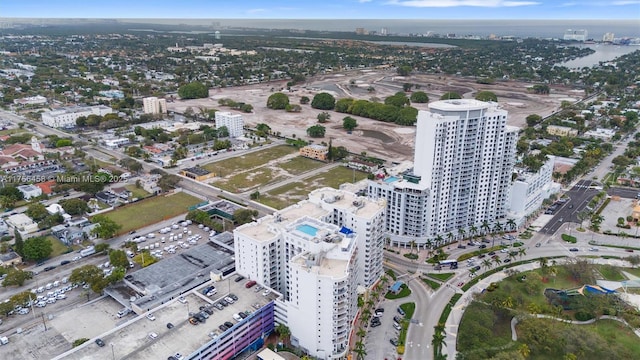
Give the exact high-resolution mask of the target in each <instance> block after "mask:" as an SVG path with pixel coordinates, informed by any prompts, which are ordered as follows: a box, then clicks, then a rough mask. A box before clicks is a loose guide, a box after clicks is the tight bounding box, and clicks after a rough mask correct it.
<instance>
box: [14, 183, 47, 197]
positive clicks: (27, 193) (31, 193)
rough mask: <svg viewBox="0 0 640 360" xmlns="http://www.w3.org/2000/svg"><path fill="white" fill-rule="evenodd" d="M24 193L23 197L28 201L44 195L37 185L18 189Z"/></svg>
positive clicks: (21, 186)
mask: <svg viewBox="0 0 640 360" xmlns="http://www.w3.org/2000/svg"><path fill="white" fill-rule="evenodd" d="M16 188H17V189H18V190H20V192H21V193H22V196H23V197H24V198H25V199H26V200H29V199H32V198H35V197H38V196H40V195H42V189H40V188H39V187H37V186H35V185H20V186H17V187H16Z"/></svg>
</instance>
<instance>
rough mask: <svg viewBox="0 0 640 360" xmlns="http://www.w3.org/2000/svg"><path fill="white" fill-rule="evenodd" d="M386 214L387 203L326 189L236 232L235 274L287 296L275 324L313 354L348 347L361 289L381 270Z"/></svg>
mask: <svg viewBox="0 0 640 360" xmlns="http://www.w3.org/2000/svg"><path fill="white" fill-rule="evenodd" d="M384 211H385V204H384V201H372V200H368V199H366V198H363V197H358V196H356V195H355V194H353V193H350V192H347V191H341V190H335V189H330V188H323V189H319V190H315V191H313V192H312V193H311V194H310V195H309V199H308V200H304V201H302V202H300V203H298V204H295V205H292V206H290V207H288V208H285V209H283V210H280V211H278V212H277V213H274V214H273V215H270V216H266V217H263V218H261V219H258V220H257V221H255V222H252V223H249V224H245V225H243V226H240V227H238V228H237V229H236V230H235V231H234V237H235V243H234V247H235V256H236V271H237V272H238V273H240V274H242V275H244V276H246V277H247V278H249V279H253V280H256V281H257V282H258V283H260V284H263V285H264V286H267V287H270V288H272V289H274V290H275V291H276V292H278V293H280V294H282V296H281V298H280V299H278V300H277V301H276V310H275V318H276V321H277V322H279V323H283V324H286V325H287V326H288V327H289V329H290V330H291V340H292V343H294V344H297V345H298V346H300V347H302V348H304V349H305V350H306V351H308V352H309V353H310V354H311V355H313V356H316V357H318V358H320V359H339V358H343V357H344V356H345V355H346V354H347V352H348V349H349V347H348V344H349V336H350V333H351V330H352V324H353V320H354V318H355V315H356V312H357V289H358V287H363V288H365V287H369V286H371V285H373V284H374V283H375V281H377V280H378V279H379V277H380V275H381V274H382V246H383V234H384Z"/></svg>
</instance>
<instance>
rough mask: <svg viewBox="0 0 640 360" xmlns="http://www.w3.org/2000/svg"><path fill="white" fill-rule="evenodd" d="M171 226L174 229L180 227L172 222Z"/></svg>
mask: <svg viewBox="0 0 640 360" xmlns="http://www.w3.org/2000/svg"><path fill="white" fill-rule="evenodd" d="M171 228H172V229H174V230H176V229H180V226H179V225H178V224H173V225H171Z"/></svg>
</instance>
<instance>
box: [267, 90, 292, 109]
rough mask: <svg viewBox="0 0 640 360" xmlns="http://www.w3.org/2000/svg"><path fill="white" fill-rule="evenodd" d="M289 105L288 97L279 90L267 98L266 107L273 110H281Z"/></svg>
mask: <svg viewBox="0 0 640 360" xmlns="http://www.w3.org/2000/svg"><path fill="white" fill-rule="evenodd" d="M287 105H289V97H288V96H287V95H285V94H283V93H281V92H277V93H275V94H271V96H269V98H268V99H267V107H268V108H269V109H273V110H283V109H285V108H286V107H287Z"/></svg>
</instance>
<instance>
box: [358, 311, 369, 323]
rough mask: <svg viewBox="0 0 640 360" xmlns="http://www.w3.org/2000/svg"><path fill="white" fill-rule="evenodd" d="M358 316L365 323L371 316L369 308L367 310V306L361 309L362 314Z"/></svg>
mask: <svg viewBox="0 0 640 360" xmlns="http://www.w3.org/2000/svg"><path fill="white" fill-rule="evenodd" d="M360 318H361V319H362V321H363V322H365V323H366V322H369V319H370V318H371V310H369V308H364V310H362V315H361V316H360Z"/></svg>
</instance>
